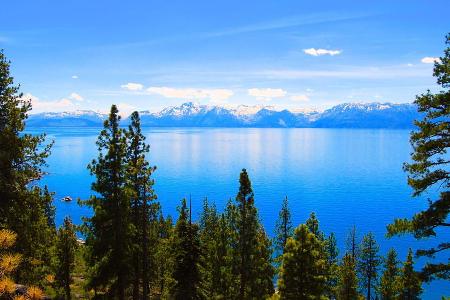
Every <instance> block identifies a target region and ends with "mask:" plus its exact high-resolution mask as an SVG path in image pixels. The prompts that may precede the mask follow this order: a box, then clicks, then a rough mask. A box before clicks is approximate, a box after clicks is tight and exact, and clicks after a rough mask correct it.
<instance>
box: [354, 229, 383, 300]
mask: <svg viewBox="0 0 450 300" xmlns="http://www.w3.org/2000/svg"><path fill="white" fill-rule="evenodd" d="M378 251H379V246H378V244H377V242H376V241H375V237H374V235H373V234H372V233H371V232H369V233H368V234H366V235H365V236H364V237H363V240H362V243H361V247H360V255H359V261H358V271H359V274H360V282H361V288H362V289H363V290H364V291H366V294H367V299H372V298H371V297H372V295H373V294H372V291H373V290H374V288H375V286H376V282H377V278H378V269H379V266H380V264H381V260H380V256H379V254H378Z"/></svg>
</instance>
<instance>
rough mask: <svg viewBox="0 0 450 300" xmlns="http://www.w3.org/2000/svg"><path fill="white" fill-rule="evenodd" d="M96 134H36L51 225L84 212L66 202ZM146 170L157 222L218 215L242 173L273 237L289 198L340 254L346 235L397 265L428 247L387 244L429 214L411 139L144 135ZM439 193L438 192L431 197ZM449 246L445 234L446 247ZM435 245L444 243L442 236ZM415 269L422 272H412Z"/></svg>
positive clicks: (292, 132) (375, 134) (77, 190)
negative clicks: (41, 144)
mask: <svg viewBox="0 0 450 300" xmlns="http://www.w3.org/2000/svg"><path fill="white" fill-rule="evenodd" d="M99 131H100V129H99V128H34V129H30V130H28V132H31V133H39V132H46V133H47V134H48V138H49V139H53V140H55V145H54V147H53V150H52V155H51V156H50V157H49V159H48V164H49V167H48V172H49V175H48V176H46V177H45V178H44V179H43V181H42V184H46V185H48V186H49V189H50V190H51V191H54V192H55V193H56V196H55V199H56V200H55V205H56V207H57V223H58V224H60V223H61V222H62V220H63V218H64V217H65V216H66V215H70V216H71V217H72V218H73V220H74V221H75V222H76V223H79V222H80V218H81V217H82V216H84V215H89V214H90V213H91V212H90V210H89V209H88V208H86V207H80V206H78V205H77V203H76V201H72V202H70V203H65V202H62V201H60V199H61V198H62V197H64V196H71V197H72V198H74V199H76V198H82V199H86V198H88V197H89V195H90V194H91V191H90V184H91V182H92V177H90V175H89V171H88V170H87V168H86V166H87V165H88V163H89V162H90V161H91V160H92V159H93V158H96V157H97V147H96V145H95V141H96V138H97V135H98V133H99ZM144 133H145V135H146V137H147V142H148V143H149V144H150V145H151V152H150V156H149V160H150V161H151V163H152V164H154V165H156V166H157V168H158V169H157V171H156V172H155V174H154V178H155V181H156V184H155V186H154V188H155V190H156V193H157V195H158V199H159V201H160V202H161V204H162V208H163V212H164V214H166V215H167V214H170V215H172V216H174V217H176V216H177V213H176V207H177V206H178V205H179V203H180V200H181V199H182V198H183V197H186V198H188V197H189V196H191V197H192V208H193V215H194V216H197V217H198V213H199V211H200V209H201V205H202V201H203V199H204V198H205V197H208V199H209V200H210V201H214V202H215V203H216V205H217V207H218V209H219V210H222V209H223V208H224V206H225V203H226V201H227V200H228V199H230V198H234V197H235V196H236V193H237V191H238V184H239V173H240V171H241V169H242V168H246V169H247V170H248V173H249V176H250V179H251V180H252V184H253V189H254V192H255V201H256V206H257V207H258V209H259V215H260V218H261V221H262V223H263V224H264V226H265V228H266V231H267V232H268V233H269V234H270V235H272V234H273V230H274V226H275V221H276V219H277V217H278V211H279V209H280V206H281V202H282V199H283V198H284V197H285V196H287V197H288V198H289V203H290V208H291V211H292V216H293V223H294V224H295V225H298V224H300V223H302V222H304V221H305V220H306V219H307V218H308V216H309V214H310V212H312V211H314V212H316V214H317V216H318V219H319V221H320V227H321V229H322V230H323V231H324V232H325V233H330V232H334V233H335V234H336V237H337V239H338V245H339V247H340V249H341V254H342V253H343V251H344V249H345V240H346V236H347V233H348V231H349V230H350V228H351V227H352V226H353V225H356V226H357V230H358V233H359V235H360V237H361V236H362V235H363V234H365V233H367V232H369V231H372V232H373V233H374V234H375V236H376V238H377V241H378V242H379V244H380V250H381V253H383V254H384V253H386V252H387V250H388V249H389V248H390V247H395V248H396V249H397V251H398V253H399V257H400V258H401V259H402V260H404V259H405V257H406V253H407V250H408V248H409V247H412V248H413V249H415V248H416V247H419V246H424V245H435V243H436V242H438V241H439V240H428V241H421V242H417V241H415V240H414V239H412V238H411V237H408V236H405V237H396V238H393V239H389V240H388V239H385V237H384V235H385V233H386V225H387V224H388V223H390V222H391V221H392V220H393V219H394V218H396V217H409V216H411V215H412V214H413V213H414V212H417V211H418V210H420V209H422V208H424V207H426V197H427V196H432V195H424V197H423V198H421V199H412V198H411V189H410V188H409V186H408V185H407V183H406V174H405V173H404V172H403V170H402V164H403V163H404V162H405V161H408V160H409V159H410V158H409V154H410V152H411V147H410V145H409V131H408V130H361V129H224V128H220V129H219V128H217V129H215V128H211V129H209V128H208V129H204V128H158V129H154V128H146V129H144ZM432 192H433V193H434V192H437V191H432ZM445 238H446V239H447V240H448V238H449V236H448V234H447V236H446V237H445ZM441 239H442V240H443V238H442V236H441ZM419 263H421V262H419ZM424 287H425V290H426V292H425V294H424V299H440V296H441V295H443V294H446V295H450V287H449V284H448V283H446V282H434V283H432V284H431V285H425V286H424Z"/></svg>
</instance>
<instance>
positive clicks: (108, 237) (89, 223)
mask: <svg viewBox="0 0 450 300" xmlns="http://www.w3.org/2000/svg"><path fill="white" fill-rule="evenodd" d="M119 121H120V116H119V115H118V110H117V108H116V106H115V105H113V106H112V107H111V112H110V115H109V118H108V120H106V121H105V123H104V129H103V130H102V131H101V133H100V135H99V137H98V140H97V146H98V150H99V154H98V158H97V160H93V161H92V163H91V164H90V165H89V170H90V171H91V174H92V175H95V177H96V180H95V182H94V183H93V184H92V190H93V191H94V192H96V195H95V196H92V197H91V199H90V200H87V201H85V202H84V203H85V204H87V205H88V206H90V207H92V208H93V210H94V215H93V216H92V217H90V218H85V224H84V233H85V235H86V246H87V247H88V250H89V252H88V263H89V265H90V267H91V268H90V269H91V273H90V282H89V286H90V287H92V288H94V289H97V288H107V289H108V294H109V297H110V298H111V297H117V298H118V299H121V300H122V299H125V290H126V288H127V287H128V283H129V270H130V261H129V259H130V254H131V232H132V230H131V229H132V227H131V224H130V200H129V198H130V197H129V196H130V195H129V193H127V189H126V183H127V182H126V162H125V157H126V140H125V136H124V133H123V130H122V129H120V127H119Z"/></svg>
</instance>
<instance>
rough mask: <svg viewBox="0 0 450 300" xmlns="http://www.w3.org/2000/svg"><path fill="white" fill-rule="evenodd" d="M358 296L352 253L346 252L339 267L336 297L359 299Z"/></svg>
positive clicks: (345, 299) (351, 299) (342, 299)
mask: <svg viewBox="0 0 450 300" xmlns="http://www.w3.org/2000/svg"><path fill="white" fill-rule="evenodd" d="M359 296H360V295H359V293H358V276H357V274H356V265H355V260H354V259H353V254H352V253H350V252H347V253H346V254H345V255H344V257H343V258H342V264H341V265H340V267H339V281H338V291H337V299H339V300H356V299H359Z"/></svg>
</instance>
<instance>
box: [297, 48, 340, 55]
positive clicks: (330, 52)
mask: <svg viewBox="0 0 450 300" xmlns="http://www.w3.org/2000/svg"><path fill="white" fill-rule="evenodd" d="M303 52H305V53H306V54H308V55H312V56H321V55H331V56H334V55H338V54H341V53H342V50H327V49H316V48H309V49H304V50H303Z"/></svg>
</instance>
